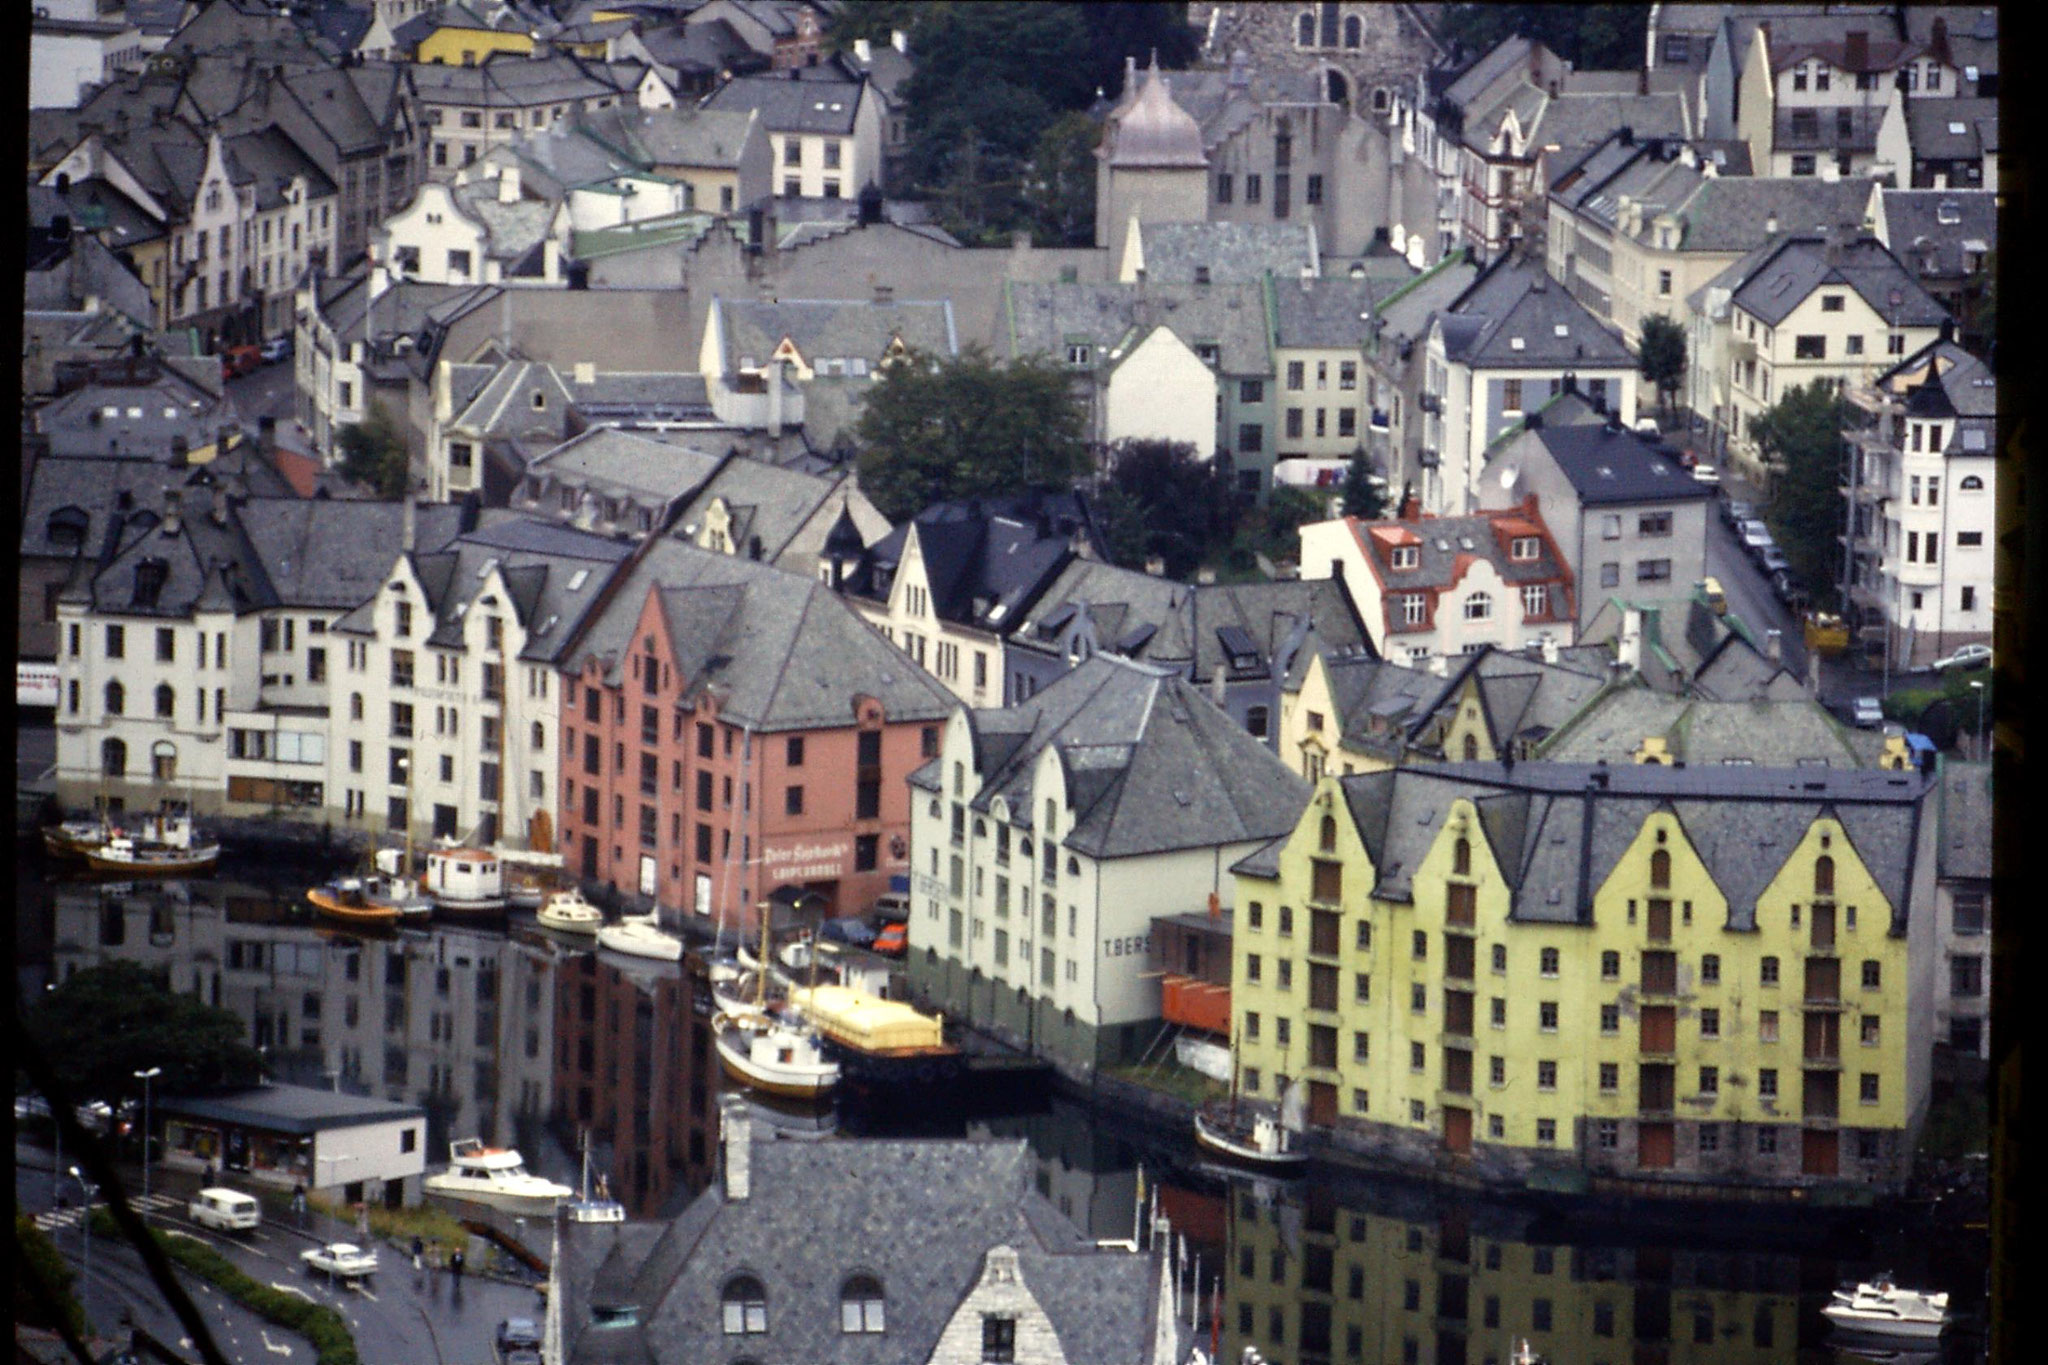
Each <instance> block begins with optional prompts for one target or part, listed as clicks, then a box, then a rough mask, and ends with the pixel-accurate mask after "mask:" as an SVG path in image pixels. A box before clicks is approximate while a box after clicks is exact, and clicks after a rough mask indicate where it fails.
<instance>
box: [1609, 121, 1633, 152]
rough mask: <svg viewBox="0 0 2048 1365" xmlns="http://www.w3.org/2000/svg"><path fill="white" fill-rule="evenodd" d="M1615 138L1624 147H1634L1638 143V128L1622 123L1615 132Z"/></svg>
mask: <svg viewBox="0 0 2048 1365" xmlns="http://www.w3.org/2000/svg"><path fill="white" fill-rule="evenodd" d="M1614 140H1615V141H1617V142H1619V143H1620V144H1621V145H1622V146H1624V147H1633V146H1635V145H1636V130H1635V129H1634V128H1631V127H1630V126H1629V125H1628V124H1626V123H1624V124H1622V125H1621V128H1620V129H1619V130H1618V131H1617V132H1616V133H1615V134H1614Z"/></svg>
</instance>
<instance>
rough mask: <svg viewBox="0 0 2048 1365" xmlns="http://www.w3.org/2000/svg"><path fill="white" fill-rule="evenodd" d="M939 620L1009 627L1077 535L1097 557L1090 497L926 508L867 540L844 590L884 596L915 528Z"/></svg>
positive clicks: (1044, 495) (1028, 496)
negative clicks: (867, 543)
mask: <svg viewBox="0 0 2048 1365" xmlns="http://www.w3.org/2000/svg"><path fill="white" fill-rule="evenodd" d="M913 527H914V528H915V529H916V533H917V543H918V547H919V550H920V552H921V555H922V558H923V561H924V571H925V576H926V579H927V581H928V582H929V583H930V585H931V599H932V600H931V606H932V611H933V613H934V614H935V615H937V616H938V618H939V619H940V620H942V621H953V622H958V623H960V624H963V625H968V626H973V627H975V628H977V629H981V630H989V631H997V632H1005V633H1007V632H1008V631H1010V630H1011V629H1012V628H1014V627H1015V625H1016V624H1017V623H1018V622H1019V621H1020V620H1022V619H1023V618H1024V616H1025V614H1026V613H1027V612H1028V611H1029V610H1030V609H1031V605H1032V604H1033V603H1034V602H1036V601H1037V600H1038V596H1039V594H1040V593H1042V592H1043V591H1044V590H1045V589H1046V587H1047V586H1048V585H1049V584H1050V583H1051V582H1052V581H1053V579H1054V577H1055V576H1056V575H1057V574H1058V573H1059V571H1060V570H1061V569H1062V568H1064V567H1065V565H1066V563H1067V561H1068V559H1069V558H1071V557H1072V556H1073V554H1074V547H1075V545H1076V543H1077V542H1079V543H1081V544H1085V545H1087V546H1089V547H1090V552H1091V553H1092V554H1094V555H1095V556H1096V557H1098V558H1100V557H1101V553H1102V550H1101V545H1100V542H1099V540H1098V539H1097V536H1096V533H1095V523H1094V519H1093V516H1092V514H1091V512H1090V510H1089V507H1088V504H1087V502H1086V501H1085V500H1084V499H1083V498H1082V496H1081V495H1080V494H1078V493H1071V492H1033V493H1023V494H1015V495H1012V496H1010V497H1005V498H972V499H964V500H961V501H956V502H943V503H938V504H935V505H934V506H931V507H927V508H926V509H925V510H924V511H922V512H920V513H918V514H917V516H916V517H915V518H914V519H913V520H911V521H907V522H905V523H903V524H902V525H900V526H898V527H896V528H895V529H894V530H893V531H891V532H890V533H889V534H888V535H886V536H883V537H882V538H881V539H880V540H878V541H876V542H875V543H874V544H872V545H870V546H869V547H868V549H867V553H866V554H864V555H863V556H862V557H861V562H860V565H859V567H858V568H856V569H855V570H854V573H853V575H852V576H851V577H850V578H849V580H848V581H847V583H846V591H848V592H849V593H852V594H853V595H855V596H858V597H864V598H867V599H869V600H871V601H877V600H879V601H886V600H887V599H888V596H889V593H890V591H891V589H892V587H893V585H894V583H895V578H896V574H897V572H898V571H899V570H900V568H901V567H902V562H903V556H904V554H905V551H906V547H907V546H908V543H909V539H910V535H911V531H912V528H913Z"/></svg>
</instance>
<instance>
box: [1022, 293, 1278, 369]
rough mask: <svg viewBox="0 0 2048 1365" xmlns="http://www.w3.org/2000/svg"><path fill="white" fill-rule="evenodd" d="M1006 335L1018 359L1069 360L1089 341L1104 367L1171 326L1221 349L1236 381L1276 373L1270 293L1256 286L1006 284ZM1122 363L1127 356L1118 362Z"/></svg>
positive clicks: (1187, 339) (1223, 365) (1220, 358)
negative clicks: (1069, 353) (1071, 349)
mask: <svg viewBox="0 0 2048 1365" xmlns="http://www.w3.org/2000/svg"><path fill="white" fill-rule="evenodd" d="M1003 291H1004V301H1005V305H1006V306H1005V314H1006V320H1007V323H1008V326H1007V328H1005V329H1004V330H1003V333H1002V334H1003V336H1004V339H1005V340H1006V342H1007V344H1008V347H1009V354H1011V355H1012V356H1023V355H1052V356H1061V357H1064V355H1065V352H1066V348H1067V346H1068V345H1069V344H1070V343H1071V342H1074V341H1082V340H1085V341H1087V342H1088V343H1089V344H1090V345H1091V346H1092V347H1093V348H1094V354H1095V357H1096V363H1097V364H1098V365H1105V366H1106V365H1109V364H1111V363H1113V361H1112V358H1111V354H1110V353H1111V352H1112V351H1115V350H1119V349H1122V348H1123V347H1124V346H1126V345H1127V344H1129V343H1132V342H1136V341H1138V340H1140V339H1141V338H1142V337H1144V336H1149V335H1150V334H1151V333H1152V331H1153V330H1154V328H1156V327H1164V328H1166V329H1168V330H1169V331H1171V332H1172V333H1173V334H1174V335H1175V336H1176V337H1178V338H1180V340H1181V341H1182V342H1184V343H1185V344H1187V345H1188V346H1189V347H1190V348H1192V347H1194V346H1197V345H1214V346H1215V347H1216V349H1217V361H1216V368H1217V369H1218V370H1219V371H1220V372H1222V373H1224V374H1229V375H1269V374H1271V373H1273V351H1272V346H1271V338H1270V334H1269V332H1268V330H1267V326H1266V309H1265V288H1264V285H1263V284H1262V283H1251V284H1207V285H1202V284H1186V285H1159V286H1156V287H1155V286H1154V285H1152V284H1151V283H1150V282H1149V281H1148V282H1147V283H1145V284H1144V285H1143V286H1142V287H1141V286H1139V285H1135V284H1110V283H1105V284H1089V283H1075V284H1065V283H1051V282H1038V281H1026V280H1008V281H1005V282H1004V285H1003ZM1118 358H1120V357H1118Z"/></svg>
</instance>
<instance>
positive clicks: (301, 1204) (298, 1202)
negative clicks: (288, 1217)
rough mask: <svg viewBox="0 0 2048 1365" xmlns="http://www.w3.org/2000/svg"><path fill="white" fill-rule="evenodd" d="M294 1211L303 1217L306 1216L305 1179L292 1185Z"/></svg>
mask: <svg viewBox="0 0 2048 1365" xmlns="http://www.w3.org/2000/svg"><path fill="white" fill-rule="evenodd" d="M292 1212H293V1213H296V1214H297V1215H299V1217H301V1218H304V1217H305V1216H306V1183H305V1182H304V1181H303V1180H302V1181H300V1182H298V1183H297V1184H295V1185H293V1186H292Z"/></svg>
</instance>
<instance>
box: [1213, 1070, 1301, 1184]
mask: <svg viewBox="0 0 2048 1365" xmlns="http://www.w3.org/2000/svg"><path fill="white" fill-rule="evenodd" d="M1307 1095H1308V1092H1307V1090H1306V1089H1304V1088H1303V1087H1302V1086H1301V1085H1300V1084H1299V1083H1298V1082H1297V1083H1296V1084H1294V1085H1290V1086H1289V1087H1288V1088H1287V1094H1286V1096H1285V1098H1283V1099H1282V1100H1281V1102H1280V1104H1279V1106H1278V1107H1277V1112H1276V1109H1275V1106H1273V1105H1270V1104H1263V1103H1257V1102H1253V1101H1246V1100H1241V1099H1239V1098H1238V1094H1237V1077H1236V1075H1235V1073H1234V1072H1233V1074H1232V1076H1231V1086H1230V1098H1229V1099H1227V1100H1214V1101H1211V1102H1210V1103H1209V1104H1206V1105H1204V1106H1202V1108H1200V1109H1198V1110H1196V1111H1195V1141H1196V1142H1198V1143H1200V1144H1201V1145H1202V1146H1203V1147H1204V1148H1206V1149H1207V1150H1209V1151H1211V1152H1214V1153H1216V1154H1217V1155H1218V1156H1223V1157H1228V1158H1230V1159H1231V1160H1232V1161H1241V1162H1244V1163H1246V1164H1248V1165H1252V1166H1258V1167H1261V1168H1264V1169H1267V1170H1285V1169H1290V1168H1299V1167H1300V1166H1302V1165H1303V1164H1304V1163H1305V1162H1307V1160H1308V1153H1307V1152H1306V1151H1304V1150H1303V1149H1302V1145H1301V1134H1302V1130H1303V1123H1302V1118H1303V1113H1302V1111H1303V1105H1304V1102H1305V1100H1306V1098H1307Z"/></svg>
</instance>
